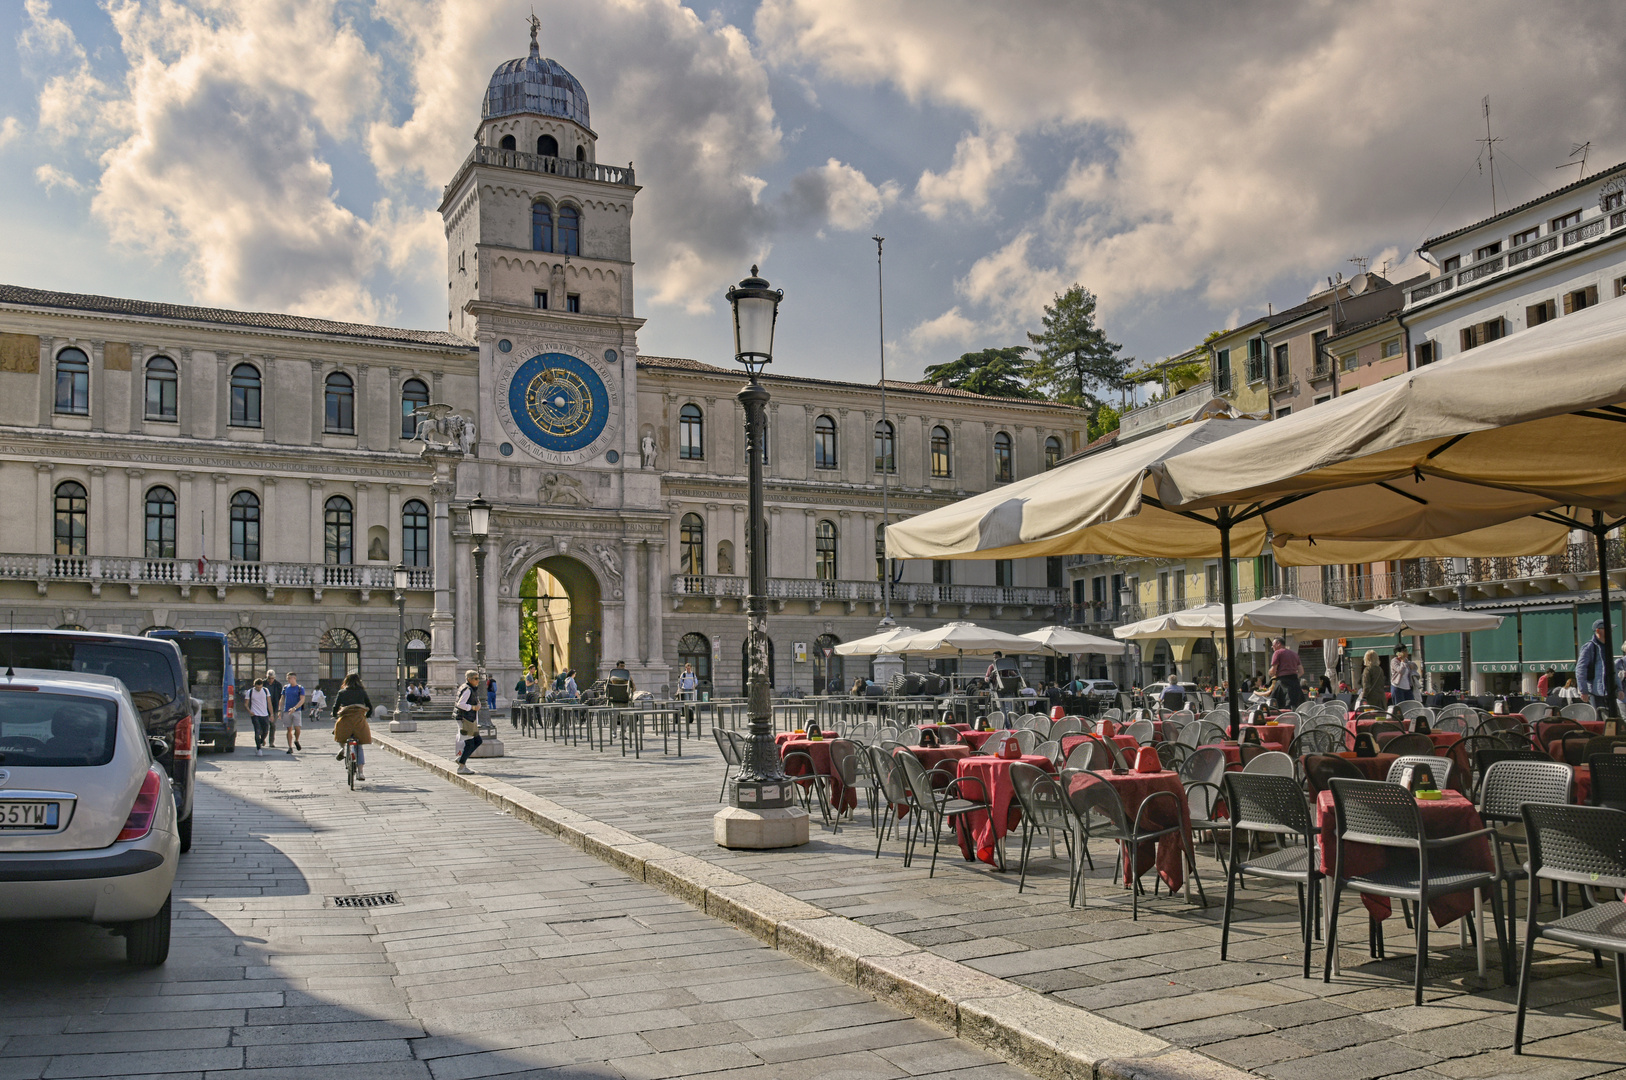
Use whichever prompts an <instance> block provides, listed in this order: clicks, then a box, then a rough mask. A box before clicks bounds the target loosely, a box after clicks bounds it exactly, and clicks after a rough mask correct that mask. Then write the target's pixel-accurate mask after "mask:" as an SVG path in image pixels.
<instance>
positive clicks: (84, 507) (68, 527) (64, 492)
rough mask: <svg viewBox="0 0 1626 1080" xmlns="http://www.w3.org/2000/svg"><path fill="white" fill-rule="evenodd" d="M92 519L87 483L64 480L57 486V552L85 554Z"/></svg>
mask: <svg viewBox="0 0 1626 1080" xmlns="http://www.w3.org/2000/svg"><path fill="white" fill-rule="evenodd" d="M89 521H90V500H89V499H88V498H87V497H86V496H85V485H83V484H81V483H79V481H77V480H64V481H62V483H60V484H58V485H57V486H56V524H55V526H54V530H55V534H56V547H55V549H54V550H55V552H56V554H58V555H85V554H88V552H87V551H86V550H85V533H86V526H87V525H88V524H89Z"/></svg>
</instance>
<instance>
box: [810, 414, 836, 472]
mask: <svg viewBox="0 0 1626 1080" xmlns="http://www.w3.org/2000/svg"><path fill="white" fill-rule="evenodd" d="M813 467H814V468H815V469H834V468H835V467H836V422H835V421H834V420H833V419H831V418H830V417H828V416H821V417H819V418H818V419H817V420H815V421H813Z"/></svg>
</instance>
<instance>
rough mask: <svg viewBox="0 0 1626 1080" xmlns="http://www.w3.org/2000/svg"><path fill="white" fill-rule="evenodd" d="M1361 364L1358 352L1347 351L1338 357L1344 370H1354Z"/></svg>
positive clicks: (1339, 364) (1339, 363)
mask: <svg viewBox="0 0 1626 1080" xmlns="http://www.w3.org/2000/svg"><path fill="white" fill-rule="evenodd" d="M1359 365H1360V355H1359V354H1358V353H1345V354H1344V355H1343V356H1341V357H1339V358H1338V366H1339V367H1340V368H1341V369H1342V370H1344V371H1354V370H1355V369H1356V367H1358V366H1359Z"/></svg>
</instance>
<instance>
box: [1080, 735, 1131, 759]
mask: <svg viewBox="0 0 1626 1080" xmlns="http://www.w3.org/2000/svg"><path fill="white" fill-rule="evenodd" d="M1097 738H1099V736H1096V735H1063V736H1062V737H1061V759H1062V760H1063V761H1066V760H1067V755H1068V754H1071V753H1072V752H1073V747H1075V746H1077V745H1078V744H1079V743H1083V742H1089V741H1090V740H1092V739H1097ZM1101 741H1102V742H1110V743H1112V744H1113V745H1114V746H1116V747H1117V748H1118V752H1119V753H1121V754H1123V756H1124V760H1125V761H1129V760H1131V759H1133V758H1134V756H1135V754H1136V753H1137V752H1138V751H1139V749H1140V744H1139V743H1137V742H1136V741H1135V737H1134V736H1133V735H1113V736H1111V737H1110V738H1108V739H1102V740H1101Z"/></svg>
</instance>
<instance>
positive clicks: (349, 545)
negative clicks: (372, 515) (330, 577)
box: [322, 495, 356, 566]
mask: <svg viewBox="0 0 1626 1080" xmlns="http://www.w3.org/2000/svg"><path fill="white" fill-rule="evenodd" d="M322 526H323V534H322V558H323V561H324V562H326V563H327V564H328V565H329V566H349V565H350V563H351V562H353V561H354V557H355V553H356V547H355V540H356V518H355V513H354V511H352V510H351V508H350V500H349V499H347V498H345V497H344V496H343V495H335V496H333V498H331V499H329V500H328V501H327V506H326V507H325V508H324V510H323V514H322Z"/></svg>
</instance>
